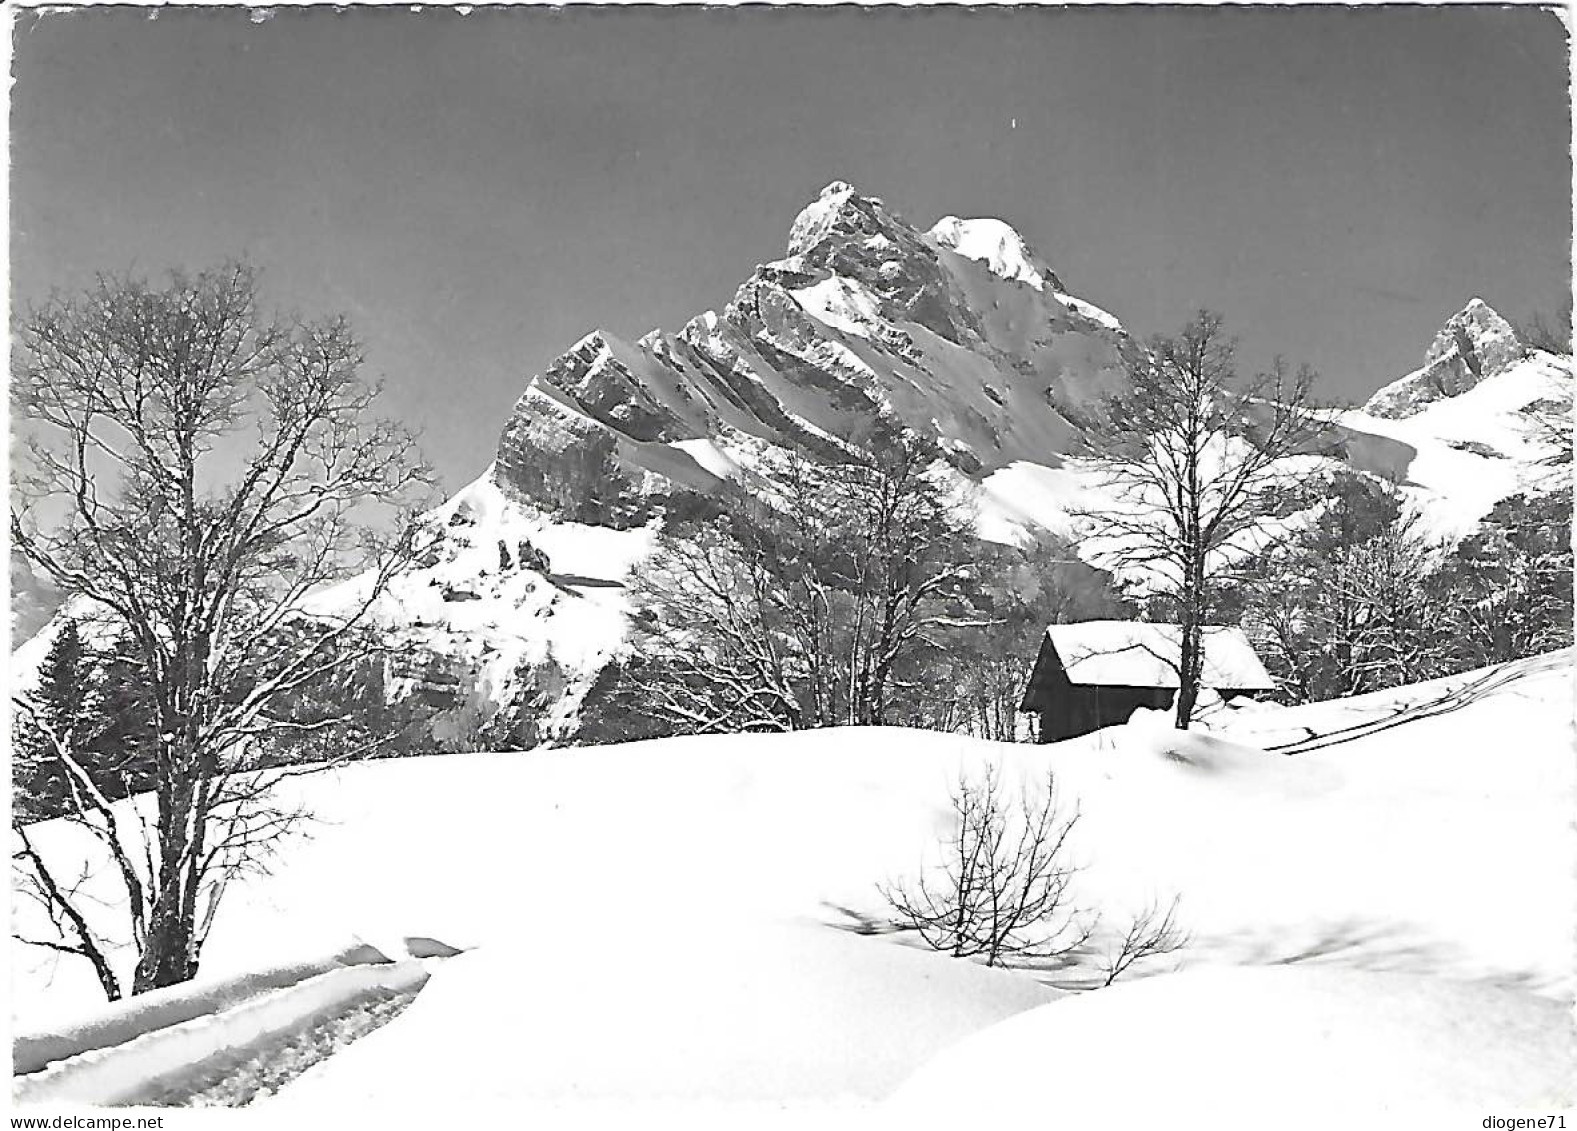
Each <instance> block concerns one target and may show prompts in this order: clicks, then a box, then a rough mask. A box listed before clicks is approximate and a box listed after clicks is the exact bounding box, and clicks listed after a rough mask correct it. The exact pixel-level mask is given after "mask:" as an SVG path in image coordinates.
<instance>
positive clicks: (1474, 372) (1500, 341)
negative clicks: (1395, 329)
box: [1364, 298, 1529, 420]
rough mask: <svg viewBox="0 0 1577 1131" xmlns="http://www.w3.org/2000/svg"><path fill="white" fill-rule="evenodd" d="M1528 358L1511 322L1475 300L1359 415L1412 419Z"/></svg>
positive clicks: (1370, 399)
mask: <svg viewBox="0 0 1577 1131" xmlns="http://www.w3.org/2000/svg"><path fill="white" fill-rule="evenodd" d="M1528 354H1529V350H1528V347H1527V346H1526V345H1524V344H1523V342H1522V340H1521V339H1520V338H1518V337H1517V331H1516V329H1515V328H1514V327H1513V326H1512V325H1511V323H1510V322H1507V321H1506V320H1505V319H1504V318H1502V317H1501V316H1500V315H1499V314H1497V313H1496V312H1495V311H1494V310H1493V309H1492V308H1491V307H1490V306H1489V304H1488V303H1486V302H1484V301H1483V300H1482V299H1478V298H1475V299H1474V300H1473V301H1472V302H1470V303H1468V305H1467V306H1466V307H1464V308H1463V309H1462V310H1461V311H1459V312H1458V313H1456V314H1454V315H1452V316H1451V318H1450V320H1449V321H1447V322H1446V324H1445V325H1444V326H1443V327H1441V329H1440V332H1439V333H1438V334H1436V335H1435V340H1434V341H1433V342H1432V343H1430V346H1429V351H1428V352H1427V353H1426V354H1425V355H1424V367H1423V368H1422V369H1419V370H1417V371H1416V372H1414V373H1410V374H1408V375H1407V376H1406V377H1403V378H1402V379H1401V380H1400V381H1395V382H1393V383H1391V384H1389V385H1387V386H1386V387H1385V388H1383V389H1381V390H1380V391H1379V392H1377V393H1375V395H1374V396H1372V397H1370V398H1369V401H1368V403H1366V404H1365V405H1364V411H1365V412H1367V413H1369V414H1370V415H1371V416H1380V417H1385V418H1387V419H1390V420H1400V419H1403V418H1405V417H1409V416H1412V415H1414V414H1416V413H1418V412H1421V411H1422V410H1423V409H1424V408H1426V407H1427V406H1428V405H1430V404H1433V403H1434V402H1436V401H1439V400H1443V399H1445V398H1447V397H1454V396H1458V395H1459V394H1461V393H1465V392H1467V391H1468V390H1469V389H1471V388H1473V387H1474V386H1475V385H1477V384H1479V382H1481V381H1483V380H1484V379H1485V378H1487V377H1493V376H1496V375H1498V374H1501V373H1504V372H1505V371H1506V370H1508V369H1510V368H1511V367H1512V366H1514V365H1516V364H1517V363H1518V362H1519V361H1522V360H1523V359H1524V358H1525V357H1527V356H1528Z"/></svg>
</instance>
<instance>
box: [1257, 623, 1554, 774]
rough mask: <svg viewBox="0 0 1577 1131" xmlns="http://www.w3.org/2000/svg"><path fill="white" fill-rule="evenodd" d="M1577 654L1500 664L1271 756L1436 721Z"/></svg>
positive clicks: (1274, 751) (1288, 745) (1280, 748)
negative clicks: (1436, 693) (1431, 695)
mask: <svg viewBox="0 0 1577 1131" xmlns="http://www.w3.org/2000/svg"><path fill="white" fill-rule="evenodd" d="M1574 656H1577V652H1574V650H1573V649H1570V648H1563V649H1561V650H1560V651H1558V652H1550V653H1548V654H1546V655H1543V656H1536V657H1534V658H1533V660H1532V661H1527V660H1521V661H1513V662H1512V663H1508V664H1498V665H1496V666H1495V667H1493V668H1489V669H1487V670H1485V671H1484V672H1482V673H1481V674H1480V675H1478V676H1477V677H1476V678H1474V679H1472V680H1471V681H1470V682H1467V683H1464V684H1462V685H1461V686H1458V687H1453V688H1452V689H1451V690H1450V691H1448V692H1446V693H1445V694H1443V695H1441V696H1439V697H1438V698H1435V699H1428V700H1425V701H1424V702H1422V703H1411V704H1408V705H1407V706H1405V707H1402V708H1399V709H1398V710H1396V711H1394V712H1393V713H1392V714H1389V715H1386V716H1385V717H1383V718H1379V719H1365V720H1364V721H1363V722H1360V723H1353V724H1352V725H1351V726H1345V727H1340V728H1338V729H1336V730H1332V731H1326V732H1325V733H1324V734H1316V735H1313V736H1311V737H1309V738H1303V739H1299V740H1298V741H1296V742H1286V743H1281V744H1279V745H1276V746H1266V747H1264V750H1265V752H1266V753H1267V754H1303V753H1307V752H1308V751H1311V750H1323V749H1325V748H1326V747H1329V746H1337V745H1340V744H1341V743H1344V742H1352V741H1354V740H1355V739H1359V738H1367V737H1369V736H1370V735H1373V734H1380V733H1381V732H1383V731H1387V730H1390V729H1391V728H1392V727H1398V726H1402V725H1404V724H1406V723H1412V722H1417V721H1418V720H1420V719H1429V718H1434V717H1435V716H1436V715H1444V714H1448V713H1450V712H1452V711H1457V710H1461V709H1462V708H1463V707H1466V706H1467V705H1468V704H1469V703H1472V702H1474V701H1475V700H1477V699H1479V698H1481V697H1483V696H1485V695H1488V694H1490V693H1491V692H1493V691H1497V690H1499V689H1500V688H1501V687H1504V686H1505V685H1506V684H1509V683H1513V682H1515V681H1516V680H1519V679H1521V678H1523V677H1524V676H1527V675H1530V674H1532V673H1534V672H1536V671H1542V670H1544V669H1547V668H1555V667H1562V666H1564V667H1571V666H1572V661H1573V658H1574Z"/></svg>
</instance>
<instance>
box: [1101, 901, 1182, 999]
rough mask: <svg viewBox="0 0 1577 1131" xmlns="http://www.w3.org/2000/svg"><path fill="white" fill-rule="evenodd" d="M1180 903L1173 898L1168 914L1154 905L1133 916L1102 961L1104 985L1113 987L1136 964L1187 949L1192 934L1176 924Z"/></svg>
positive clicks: (1167, 910)
mask: <svg viewBox="0 0 1577 1131" xmlns="http://www.w3.org/2000/svg"><path fill="white" fill-rule="evenodd" d="M1178 902H1179V901H1178V900H1177V899H1176V898H1174V899H1173V900H1172V902H1171V903H1170V904H1168V905H1167V908H1166V911H1165V912H1162V910H1161V908H1160V906H1159V905H1158V904H1155V903H1151V904H1149V905H1148V906H1147V907H1145V909H1144V910H1143V911H1141V912H1139V914H1138V915H1135V916H1134V918H1133V922H1131V923H1130V924H1129V925H1128V930H1127V931H1126V932H1124V933H1123V937H1122V939H1121V940H1120V941H1119V942H1118V944H1117V947H1116V949H1114V950H1110V951H1108V952H1107V954H1106V956H1105V958H1104V959H1102V961H1101V966H1100V968H1101V971H1102V972H1103V973H1104V974H1105V975H1106V980H1105V981H1103V982H1102V983H1101V985H1103V986H1109V985H1111V984H1112V983H1113V982H1115V981H1116V980H1117V979H1118V978H1120V977H1122V976H1123V975H1124V974H1125V973H1127V972H1128V969H1129V967H1131V966H1133V965H1134V963H1136V962H1142V961H1143V960H1145V959H1147V958H1159V957H1161V956H1162V955H1166V954H1171V953H1173V952H1174V951H1178V950H1181V949H1183V947H1185V946H1187V945H1188V943H1189V939H1190V936H1189V933H1188V932H1187V931H1185V930H1183V929H1182V928H1181V927H1180V926H1178V923H1177V905H1178Z"/></svg>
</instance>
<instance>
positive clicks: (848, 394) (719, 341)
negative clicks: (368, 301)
mask: <svg viewBox="0 0 1577 1131" xmlns="http://www.w3.org/2000/svg"><path fill="white" fill-rule="evenodd" d="M787 252H788V253H787V255H786V257H785V258H783V259H781V260H777V261H775V262H773V263H768V264H764V265H762V266H761V267H758V268H757V269H756V270H755V272H753V273H752V274H751V276H750V277H749V278H748V279H746V280H745V282H744V283H743V284H741V285H740V287H739V289H738V291H737V292H736V293H735V295H734V297H733V299H732V301H730V302H729V303H728V305H727V306H726V307H725V308H724V310H723V312H722V314H721V315H718V314H714V313H710V312H709V313H707V314H703V315H701V316H700V317H697V318H695V319H692V320H691V321H690V322H689V323H688V324H686V325H685V326H684V327H683V329H681V330H680V331H679V332H678V333H677V334H667V333H663V332H661V331H653V332H652V333H651V334H648V335H647V336H646V337H644V338H642V339H641V340H640V341H639V342H637V343H635V344H634V345H630V344H628V343H625V342H622V341H620V340H618V339H617V338H615V337H614V336H613V335H611V334H607V333H603V332H600V331H599V332H596V333H593V334H591V335H589V336H588V337H586V338H585V339H583V340H582V341H581V342H579V343H577V344H576V345H575V346H574V347H573V348H572V349H571V350H569V351H568V352H567V353H565V354H563V355H562V356H561V357H559V358H558V359H557V360H555V361H554V362H553V364H552V365H550V366H549V367H548V368H547V369H546V370H545V371H544V372H543V373H542V374H541V375H540V376H538V377H536V378H534V379H533V380H532V382H531V383H530V385H529V386H528V388H527V390H526V393H525V395H524V396H522V397H521V399H520V402H519V403H518V404H517V405H516V408H515V411H514V414H513V416H512V418H511V419H510V421H509V423H508V424H507V425H506V427H505V429H504V433H503V436H502V438H501V440H500V444H499V450H498V456H497V460H496V477H497V479H498V481H499V483H500V484H501V485H502V486H504V487H505V488H506V489H507V490H509V491H511V492H513V493H514V494H516V495H517V496H520V497H522V498H524V499H525V500H527V501H529V502H530V503H532V504H533V505H535V506H538V507H541V508H543V509H544V510H545V511H546V512H547V513H549V514H552V515H554V516H556V517H559V518H563V519H568V520H571V521H581V522H591V523H597V524H600V525H613V526H618V527H621V528H628V527H630V526H634V525H639V524H641V523H644V522H645V521H646V520H647V519H648V518H650V517H651V515H652V514H654V513H655V512H656V509H657V507H658V506H659V505H660V503H661V502H662V501H663V500H664V499H665V498H666V497H668V496H669V495H671V494H672V492H673V491H675V490H699V491H706V490H710V489H712V488H713V487H715V486H716V485H717V484H718V482H719V481H720V480H721V479H722V478H724V477H727V476H729V475H731V474H733V473H734V472H735V471H736V470H737V466H736V463H737V462H738V461H739V460H742V459H743V460H744V461H745V462H748V457H747V456H742V455H741V452H742V451H748V450H749V449H750V448H751V446H752V445H757V446H759V445H760V444H772V445H780V446H785V447H793V448H797V449H800V450H802V451H805V452H807V453H808V454H811V455H813V456H820V457H824V458H829V459H836V458H841V457H842V456H843V455H845V454H846V453H847V451H848V450H849V449H858V448H861V447H863V446H865V445H866V444H868V443H870V442H871V438H872V437H873V436H878V435H881V434H882V433H883V431H884V430H885V429H891V428H900V429H905V430H909V431H913V432H916V433H919V434H920V435H923V436H925V437H926V438H928V439H931V440H933V441H935V442H937V443H938V444H939V446H940V447H941V448H942V450H943V451H945V452H946V453H947V456H948V458H949V460H950V461H951V462H952V463H953V464H954V466H955V467H956V468H957V469H958V470H959V471H960V472H962V473H963V474H964V475H966V476H969V477H971V478H977V479H978V478H980V477H983V476H985V475H988V474H989V473H990V472H992V471H994V470H996V469H999V468H1002V467H1004V466H1006V465H1008V464H1010V463H1012V462H1013V461H1015V460H1034V461H1036V462H1040V463H1055V462H1056V460H1057V459H1058V457H1059V455H1060V454H1066V453H1069V452H1072V451H1076V450H1078V448H1079V444H1080V441H1079V435H1078V430H1077V428H1076V427H1075V426H1074V424H1073V423H1072V422H1071V420H1070V417H1073V416H1074V415H1075V412H1074V411H1073V410H1075V409H1076V408H1077V406H1079V405H1080V404H1083V403H1085V402H1087V401H1088V400H1089V399H1090V398H1092V397H1095V396H1098V395H1100V394H1101V393H1103V392H1105V391H1107V390H1109V389H1111V388H1112V387H1113V386H1114V385H1116V384H1117V383H1119V382H1121V381H1122V380H1123V379H1124V377H1123V372H1124V370H1123V356H1124V352H1125V351H1126V350H1130V349H1133V348H1134V346H1133V343H1132V342H1131V340H1130V339H1129V338H1128V336H1127V334H1126V333H1124V332H1123V330H1122V327H1121V326H1120V324H1118V323H1117V321H1116V320H1115V319H1113V318H1111V316H1110V315H1106V314H1105V313H1104V312H1102V311H1100V310H1099V309H1098V308H1095V307H1093V306H1090V305H1089V304H1087V303H1084V302H1082V301H1081V300H1078V299H1076V298H1074V297H1073V296H1071V295H1069V294H1067V293H1065V292H1064V291H1063V290H1062V283H1061V281H1060V280H1059V279H1058V278H1057V276H1056V275H1055V274H1054V273H1053V272H1052V271H1051V269H1050V267H1049V266H1047V265H1046V264H1045V262H1044V261H1043V260H1042V259H1040V258H1039V257H1038V256H1037V255H1035V253H1034V252H1033V251H1032V250H1030V249H1029V248H1028V247H1027V245H1025V244H1024V241H1023V240H1022V238H1021V237H1020V236H1019V235H1018V234H1017V233H1016V232H1014V231H1013V229H1012V228H1010V227H1008V226H1007V225H1006V224H1003V223H1002V222H1001V221H995V220H960V219H958V218H956V217H947V218H946V219H944V220H943V221H941V222H939V223H938V225H937V226H936V227H935V228H934V229H933V230H932V231H931V232H928V233H923V232H921V231H919V230H918V229H916V228H914V227H912V226H911V225H909V224H908V223H906V222H905V221H904V220H903V219H902V218H901V217H899V216H897V215H896V214H895V213H893V212H892V211H891V210H889V209H888V208H887V207H886V206H885V205H884V204H883V203H882V202H881V201H880V200H879V199H877V198H874V197H865V196H861V195H860V194H859V193H857V192H855V191H854V189H853V188H852V187H850V186H849V185H847V184H845V183H843V182H833V183H832V184H830V185H828V186H827V188H825V189H824V190H822V192H821V194H820V196H819V197H818V198H817V199H816V200H815V201H813V202H812V203H811V204H810V205H809V206H807V207H806V208H805V209H804V210H803V211H802V212H801V213H800V215H799V216H798V218H797V219H796V220H795V221H794V223H793V225H792V226H791V229H790V233H789V240H788V248H787Z"/></svg>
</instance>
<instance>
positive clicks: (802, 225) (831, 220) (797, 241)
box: [788, 181, 875, 257]
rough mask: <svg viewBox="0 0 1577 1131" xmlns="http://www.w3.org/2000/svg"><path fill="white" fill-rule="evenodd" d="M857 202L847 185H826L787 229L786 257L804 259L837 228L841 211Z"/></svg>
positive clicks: (847, 183) (856, 196)
mask: <svg viewBox="0 0 1577 1131" xmlns="http://www.w3.org/2000/svg"><path fill="white" fill-rule="evenodd" d="M860 199H861V198H860V197H859V195H858V194H857V193H856V192H855V191H854V186H853V185H851V184H849V182H848V181H832V182H831V183H829V184H828V185H827V187H826V188H824V189H822V190H821V192H820V193H819V194H817V196H816V199H815V200H813V201H811V202H810V203H809V204H807V205H806V206H805V207H804V208H802V209H800V213H799V215H798V216H796V217H794V223H793V225H791V226H790V228H789V242H788V254H789V255H790V256H791V257H792V256H797V255H804V254H805V253H806V252H808V251H809V250H810V249H811V248H813V247H815V246H816V245H817V244H819V243H820V242H821V241H822V240H824V239H825V238H826V237H827V235H828V234H829V233H830V232H832V231H833V229H834V228H835V227H836V226H837V224H838V218H839V215H840V214H841V213H842V212H843V211H844V209H846V208H848V207H849V206H850V205H851V204H854V203H855V202H858V201H860ZM872 203H875V202H872Z"/></svg>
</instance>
